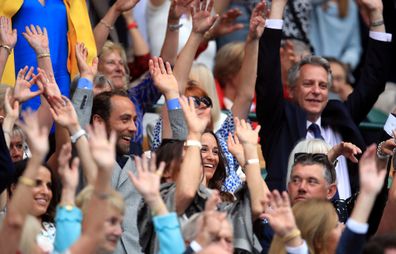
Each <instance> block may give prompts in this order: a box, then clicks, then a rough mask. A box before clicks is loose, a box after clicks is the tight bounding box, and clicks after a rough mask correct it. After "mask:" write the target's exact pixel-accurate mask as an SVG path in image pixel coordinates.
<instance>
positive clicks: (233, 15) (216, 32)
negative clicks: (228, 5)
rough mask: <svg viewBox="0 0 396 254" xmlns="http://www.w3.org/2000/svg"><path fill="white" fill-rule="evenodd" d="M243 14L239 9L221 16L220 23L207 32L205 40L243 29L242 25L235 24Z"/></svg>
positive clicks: (231, 10)
mask: <svg viewBox="0 0 396 254" xmlns="http://www.w3.org/2000/svg"><path fill="white" fill-rule="evenodd" d="M241 14H242V12H241V11H240V10H239V9H237V8H233V9H229V10H228V11H227V12H225V13H224V14H223V15H221V16H220V18H219V21H218V22H216V23H215V24H214V26H213V27H212V28H211V29H210V30H209V31H208V32H206V34H205V38H206V39H207V40H210V39H214V38H217V37H220V36H224V35H226V34H229V33H232V32H235V31H237V30H240V29H242V28H243V24H242V23H235V20H236V19H237V18H238V17H239V16H240V15H241Z"/></svg>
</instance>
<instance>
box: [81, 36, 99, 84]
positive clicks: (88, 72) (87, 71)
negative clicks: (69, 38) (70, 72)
mask: <svg viewBox="0 0 396 254" xmlns="http://www.w3.org/2000/svg"><path fill="white" fill-rule="evenodd" d="M76 58H77V65H78V70H79V71H80V77H82V78H87V79H88V80H90V81H92V80H93V77H94V76H95V75H96V73H97V72H98V58H97V57H95V58H94V59H93V60H92V66H89V65H88V62H87V58H88V49H87V48H86V47H85V45H84V43H77V44H76Z"/></svg>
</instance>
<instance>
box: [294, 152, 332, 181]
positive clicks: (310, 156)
mask: <svg viewBox="0 0 396 254" xmlns="http://www.w3.org/2000/svg"><path fill="white" fill-rule="evenodd" d="M306 161H313V162H316V163H319V164H322V165H323V166H325V167H326V169H327V170H329V169H334V168H335V165H333V164H332V163H331V162H330V161H329V158H328V157H327V154H324V153H295V154H294V163H295V164H296V163H298V162H306ZM333 171H334V170H330V174H331V178H332V180H333V182H334V181H335V179H336V176H335V175H334V173H333Z"/></svg>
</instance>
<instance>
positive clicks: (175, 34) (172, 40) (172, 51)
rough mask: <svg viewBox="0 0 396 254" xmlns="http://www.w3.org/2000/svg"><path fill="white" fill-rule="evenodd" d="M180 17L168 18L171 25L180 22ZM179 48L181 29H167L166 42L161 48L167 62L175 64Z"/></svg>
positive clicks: (162, 55) (163, 57)
mask: <svg viewBox="0 0 396 254" xmlns="http://www.w3.org/2000/svg"><path fill="white" fill-rule="evenodd" d="M179 22H180V19H170V18H169V19H168V24H167V26H168V27H169V25H177V24H179ZM178 48H179V29H172V30H171V29H169V28H167V29H166V33H165V39H164V44H163V45H162V48H161V57H162V59H164V61H165V62H169V63H170V64H171V65H175V63H176V58H177V49H178Z"/></svg>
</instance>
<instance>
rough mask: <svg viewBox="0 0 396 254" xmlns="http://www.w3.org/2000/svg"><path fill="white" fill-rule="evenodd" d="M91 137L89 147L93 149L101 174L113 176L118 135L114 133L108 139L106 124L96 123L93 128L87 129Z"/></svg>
mask: <svg viewBox="0 0 396 254" xmlns="http://www.w3.org/2000/svg"><path fill="white" fill-rule="evenodd" d="M87 132H88V136H89V139H88V140H89V146H90V148H91V153H92V158H93V159H94V161H95V163H96V165H97V166H98V169H99V171H100V172H107V173H109V174H111V171H112V169H113V166H114V163H115V157H116V153H115V144H116V140H117V134H116V133H115V132H114V131H112V132H111V133H110V137H109V138H107V133H106V127H105V126H104V124H99V123H94V126H93V128H92V127H91V126H88V127H87Z"/></svg>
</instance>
